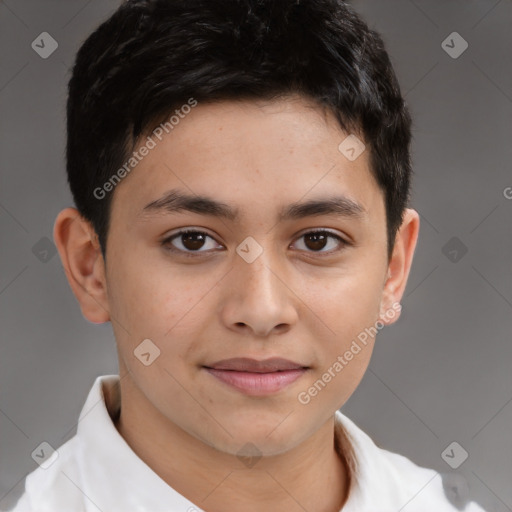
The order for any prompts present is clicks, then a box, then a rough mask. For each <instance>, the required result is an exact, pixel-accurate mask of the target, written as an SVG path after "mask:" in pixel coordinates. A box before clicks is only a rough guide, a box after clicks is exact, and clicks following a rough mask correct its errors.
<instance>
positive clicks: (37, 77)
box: [0, 0, 512, 512]
mask: <svg viewBox="0 0 512 512" xmlns="http://www.w3.org/2000/svg"><path fill="white" fill-rule="evenodd" d="M353 3H354V5H355V6H356V8H357V9H358V10H359V11H360V12H361V13H362V14H363V15H364V16H365V17H366V19H367V20H368V22H369V24H370V25H371V26H372V27H374V28H376V29H377V30H379V31H380V32H381V33H382V34H383V36H384V39H385V41H386V43H387V45H388V49H389V51H390V54H391V56H392V60H393V62H394V64H395V66H396V70H397V72H398V75H399V78H400V81H401V84H402V88H403V90H404V93H405V95H406V99H407V101H408V103H409V105H410V107H411V109H412V112H413V115H414V120H415V127H414V137H415V141H414V167H415V178H414V194H413V202H412V206H413V207H414V208H416V209H417V210H418V211H419V213H420V214H421V218H422V226H421V232H420V241H419V245H418V248H417V251H416V257H415V262H414V264H413V268H412V273H411V277H410V281H409V285H408V288H407V290H406V294H405V298H404V300H403V308H404V310H403V316H402V318H401V319H400V320H399V321H398V323H397V324H395V325H394V326H391V327H388V328H386V329H384V330H383V331H382V333H381V334H380V337H379V339H378V343H377V346H376V350H375V353H374V356H373V359H372V362H371V365H370V370H369V371H368V372H367V374H366V376H365V378H364V379H363V382H362V384H361V385H360V387H359V388H358V390H357V391H356V392H355V394H354V395H353V396H352V397H351V399H350V400H349V402H348V403H347V404H346V405H345V406H344V407H343V412H344V413H345V414H347V415H348V416H350V417H351V418H352V419H353V420H354V421H355V422H356V423H357V424H359V425H360V426H361V427H362V428H363V429H364V430H365V431H366V432H367V433H368V434H369V435H370V436H371V437H372V438H373V439H374V440H375V442H376V443H377V444H378V445H380V446H382V447H384V448H387V449H389V450H392V451H396V452H399V453H401V454H403V455H406V456H407V457H409V458H411V459H412V460H414V461H415V462H416V463H418V464H420V465H423V466H428V467H432V468H435V469H436V470H438V471H440V472H443V473H452V474H453V473H455V474H459V475H462V476H463V477H464V478H466V479H467V482H468V484H469V486H470V489H471V495H472V497H473V499H475V500H477V501H479V502H480V503H481V504H482V505H484V506H485V507H486V508H487V510H488V511H490V512H491V511H492V512H494V511H505V510H511V509H512V486H511V485H510V484H511V482H512V478H511V476H512V437H511V431H512V429H511V425H512V372H511V371H510V366H511V362H512V343H511V332H512V329H511V328H512V314H511V313H512V311H511V310H512V272H511V264H512V227H511V226H512V222H511V221H512V200H511V199H507V197H506V191H507V190H509V189H507V187H512V172H511V171H512V167H511V161H512V86H511V84H512V62H511V48H512V35H511V34H512V30H511V29H512V1H511V0H500V1H497V0H492V1H491V0H485V1H484V0H479V1H477V0H451V1H442V0H416V1H414V2H413V1H412V0H386V1H384V0H370V1H367V0H359V1H358V0H355V1H354V2H353ZM117 5H118V2H117V1H111V0H109V1H105V0H102V1H100V0H89V1H87V0H86V1H83V0H82V1H74V0H73V1H69V0H68V1H56V0H53V1H50V0H44V1H43V0H37V1H36V0H7V1H3V2H0V108H1V117H0V127H1V137H0V161H1V185H0V224H1V233H2V244H1V256H0V261H1V277H0V308H1V309H0V315H1V326H2V328H1V333H2V342H1V346H0V365H1V374H0V434H1V445H0V446H1V448H0V450H1V451H0V460H1V466H0V508H2V509H6V508H9V507H10V506H12V505H13V504H14V502H15V500H16V499H17V497H18V496H19V495H20V494H21V492H22V490H23V480H24V477H25V476H26V474H27V473H29V472H31V471H32V470H34V469H35V468H36V463H35V462H34V461H33V460H32V458H31V452H32V451H33V450H34V449H35V448H36V446H38V445H39V443H40V442H42V441H47V442H49V443H50V444H51V445H52V446H54V447H58V446H60V445H61V444H62V443H63V442H65V441H66V440H68V439H69V438H70V437H71V436H72V435H74V433H75V430H76V422H77V420H78V415H79V413H80V410H81V408H82V406H83V403H84V400H85V398H86V396H87V393H88V391H89V388H90V386H91V385H92V382H93V380H94V378H95V377H96V376H97V375H101V374H107V373H116V372H117V359H116V353H115V341H114V338H113V335H112V332H111V327H110V325H109V324H105V325H101V326H95V325H93V324H90V323H88V322H87V321H86V320H84V319H83V317H82V315H81V313H80V310H79V307H78V305H77V302H76V300H75V298H74V296H73V295H72V293H71V290H70V288H69V285H68V283H67V281H66V279H65V275H64V272H63V270H62V266H61V263H60V260H59V257H58V254H53V255H52V252H51V249H52V247H51V245H49V242H48V241H47V240H46V241H45V240H44V237H47V238H49V239H51V238H52V228H53V222H54V219H55V216H56V215H57V213H58V212H59V211H60V210H61V209H62V208H63V207H65V206H69V205H71V204H72V202H71V196H70V193H69V192H68V190H67V186H66V181H65V168H64V148H65V114H64V112H65V110H64V106H65V100H66V86H67V81H68V79H69V71H68V70H69V67H70V65H71V64H72V62H73V59H74V55H75V52H76V50H77V48H78V46H79V45H80V43H81V42H82V41H83V40H84V38H85V37H86V36H87V35H88V34H89V33H90V32H91V31H92V30H93V29H94V28H95V27H96V26H97V25H98V24H99V23H100V22H101V21H102V20H104V19H105V18H106V17H108V16H109V14H110V13H111V12H112V11H113V10H114V9H115V8H116V7H117ZM44 31H46V32H49V33H50V34H51V35H52V36H53V37H54V38H55V39H56V40H57V41H58V44H59V46H58V49H57V50H56V51H55V52H54V53H53V54H52V55H51V56H50V57H49V58H48V59H42V58H41V57H40V56H39V55H38V54H37V53H36V52H35V51H34V50H33V49H32V48H31V43H32V41H33V40H35V39H36V37H37V36H38V35H39V34H40V33H41V32H44ZM454 31H456V32H458V33H459V34H460V35H461V36H462V37H463V38H464V39H465V40H466V41H467V42H468V44H469V47H468V49H467V50H466V51H465V52H464V53H463V54H462V55H460V56H459V57H458V58H457V59H454V58H452V57H450V56H449V55H448V54H447V53H446V52H445V50H444V49H443V47H442V42H443V41H444V40H445V39H446V38H447V36H448V35H449V34H451V33H452V32H454ZM448 41H449V40H448ZM449 44H450V45H452V46H455V49H458V48H460V46H458V45H459V43H458V42H455V41H454V42H453V43H451V42H449ZM509 197H512V191H511V193H510V195H509ZM453 237H456V239H455V240H452V241H451V242H450V240H451V239H452V238H453ZM41 239H43V240H42V241H41ZM45 244H46V245H45ZM446 244H448V245H446ZM34 246H35V249H34ZM464 248H465V249H467V252H466V253H465V254H464ZM47 249H49V250H50V252H47V253H46V255H45V254H44V252H42V251H44V250H47ZM454 251H455V252H454ZM461 256H462V257H461ZM452 441H457V442H458V443H460V445H462V446H463V447H464V449H465V450H467V452H468V453H469V458H468V459H467V460H466V461H465V462H464V463H463V464H462V465H461V466H460V467H459V468H458V469H457V470H456V471H452V470H451V468H450V467H449V466H448V465H447V464H446V463H445V461H444V460H443V459H442V457H441V453H442V452H443V450H444V449H445V448H446V447H447V446H448V445H449V444H450V443H451V442H452Z"/></svg>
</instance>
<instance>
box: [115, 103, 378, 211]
mask: <svg viewBox="0 0 512 512" xmlns="http://www.w3.org/2000/svg"><path fill="white" fill-rule="evenodd" d="M349 135H351V134H347V133H344V132H343V131H342V130H341V128H340V127H339V125H338V123H337V121H336V119H335V118H334V116H333V115H332V114H331V113H330V112H329V111H327V110H325V109H323V108H321V107H320V106H318V105H316V104H314V103H312V102H311V101H308V100H306V99H303V98H301V97H290V98H286V99H281V100H274V101H261V100H260V101H224V102H216V103H205V104H201V103H199V104H198V105H197V106H196V107H194V109H192V110H191V111H190V112H189V113H188V114H187V115H183V116H182V117H181V118H180V120H179V122H178V123H177V124H175V125H174V127H173V128H172V130H171V131H170V132H169V133H165V132H164V135H163V137H162V138H161V140H159V139H158V138H157V137H155V136H154V135H152V134H149V137H150V138H151V140H153V141H154V142H155V144H154V147H153V148H152V149H151V150H150V151H149V152H148V154H147V155H146V156H145V157H144V158H142V159H141V161H140V162H139V163H138V164H137V165H136V166H135V168H134V169H133V170H132V171H131V172H130V174H129V175H128V176H127V177H126V178H124V179H123V181H122V182H121V183H120V184H119V185H118V186H117V188H116V191H115V194H114V201H113V202H114V203H117V204H118V206H120V207H123V208H124V209H126V210H129V212H130V215H132V216H133V217H134V218H135V217H137V216H139V215H140V214H141V212H144V213H148V212H147V208H146V206H147V205H148V204H151V203H155V202H157V201H158V200H159V199H161V198H162V197H163V196H164V195H165V194H166V193H168V192H169V191H172V190H176V189H178V188H179V189H180V190H181V191H182V192H183V193H185V192H186V193H188V195H191V196H194V195H196V196H200V197H209V198H217V199H218V200H219V201H220V202H222V203H224V204H230V205H232V210H234V209H236V211H237V214H238V216H237V219H240V218H242V217H243V216H244V213H245V212H247V213H252V214H254V213H255V212H260V213H259V214H260V215H261V213H262V212H263V211H268V210H269V209H271V208H273V206H272V205H274V206H275V207H276V211H277V208H279V213H280V214H281V215H282V214H283V211H284V210H283V206H284V205H285V203H286V204H291V203H297V202H298V201H299V200H300V199H301V198H302V199H304V200H307V199H313V198H315V197H319V196H320V195H321V196H323V197H325V196H326V195H329V196H333V194H334V193H336V195H338V196H339V195H342V196H343V197H345V198H346V199H347V201H348V202H350V201H351V202H352V203H354V204H356V205H360V206H361V207H362V208H363V209H365V210H368V209H370V208H371V207H372V203H373V202H374V201H379V200H382V197H381V195H382V194H381V191H380V189H379V187H378V186H377V184H376V182H375V180H374V178H373V176H372V174H371V172H370V168H369V155H368V151H367V150H365V151H363V152H362V154H361V155H360V156H358V157H357V158H356V159H355V160H350V159H349V158H347V156H346V153H343V152H342V151H340V144H341V143H342V142H343V141H344V140H345V139H346V138H347V137H348V136H349ZM147 141H148V139H147V136H145V137H141V139H140V140H139V143H138V145H137V146H136V148H140V147H142V146H143V145H144V144H145V143H146V142H147ZM251 207H254V209H252V208H251ZM251 209H252V211H251V212H250V210H251Z"/></svg>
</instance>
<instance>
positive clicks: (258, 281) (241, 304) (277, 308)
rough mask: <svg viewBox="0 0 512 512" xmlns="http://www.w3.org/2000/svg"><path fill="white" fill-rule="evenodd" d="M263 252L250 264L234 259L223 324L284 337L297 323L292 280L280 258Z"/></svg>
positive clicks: (260, 334) (242, 329) (253, 334)
mask: <svg viewBox="0 0 512 512" xmlns="http://www.w3.org/2000/svg"><path fill="white" fill-rule="evenodd" d="M270 253H271V251H270V250H263V252H262V254H261V255H260V256H258V257H257V258H256V259H255V260H254V261H252V262H251V263H248V262H247V261H246V260H244V259H243V258H242V257H240V256H238V255H237V256H236V257H235V261H234V268H233V270H232V271H231V272H230V273H229V275H228V276H227V279H228V283H227V286H226V291H225V301H224V303H223V308H222V313H221V314H222V321H223V322H224V324H225V325H226V326H227V327H228V328H229V329H231V330H236V331H238V332H239V333H242V334H248V333H250V334H251V335H252V336H257V337H267V336H269V335H271V334H278V333H284V332H286V331H288V330H289V329H290V328H291V326H292V325H293V324H294V323H296V322H297V319H298V313H297V301H298V299H297V296H296V295H295V294H294V292H293V283H291V282H290V279H291V278H290V276H289V274H288V273H286V272H285V271H284V270H283V267H284V266H283V265H278V264H277V262H276V261H277V256H273V255H271V254H270Z"/></svg>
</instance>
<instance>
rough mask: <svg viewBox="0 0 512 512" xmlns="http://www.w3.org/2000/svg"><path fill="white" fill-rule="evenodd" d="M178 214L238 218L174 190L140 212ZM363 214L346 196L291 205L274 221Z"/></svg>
mask: <svg viewBox="0 0 512 512" xmlns="http://www.w3.org/2000/svg"><path fill="white" fill-rule="evenodd" d="M180 211H189V212H192V213H198V214H200V215H209V216H212V217H218V218H225V219H228V220H231V221H236V220H238V219H239V217H240V210H239V209H238V208H235V207H234V206H231V205H229V204H227V203H223V202H221V201H217V200H215V199H212V198H210V197H207V196H202V195H189V194H186V193H184V192H182V191H179V190H177V189H174V190H171V191H170V192H168V193H166V194H164V195H163V196H162V197H160V198H159V199H156V200H155V201H152V202H150V203H148V204H147V205H146V206H144V208H143V211H142V212H141V213H146V212H147V213H159V212H162V213H177V212H180ZM366 213H367V211H366V209H365V208H364V207H363V206H362V205H360V204H359V203H357V202H355V201H353V200H352V199H350V198H348V197H345V196H332V197H327V198H319V199H312V200H309V201H305V202H296V203H291V204H289V205H287V206H285V207H283V208H282V209H281V210H280V212H279V214H278V216H277V220H278V221H283V220H293V219H301V218H305V217H311V216H319V215H337V216H340V217H352V218H362V217H363V216H364V215H365V214H366Z"/></svg>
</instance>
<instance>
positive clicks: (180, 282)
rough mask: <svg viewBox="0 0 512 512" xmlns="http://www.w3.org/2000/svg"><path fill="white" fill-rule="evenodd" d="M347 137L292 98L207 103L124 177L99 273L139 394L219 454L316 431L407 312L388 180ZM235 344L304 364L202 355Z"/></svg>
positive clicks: (247, 351) (253, 354)
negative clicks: (392, 248) (352, 154)
mask: <svg viewBox="0 0 512 512" xmlns="http://www.w3.org/2000/svg"><path fill="white" fill-rule="evenodd" d="M347 136H348V134H347V133H343V132H342V131H341V129H340V128H339V126H338V125H337V123H336V121H335V119H334V118H333V117H332V116H331V114H328V113H324V112H323V111H322V110H321V109H319V107H318V106H315V105H312V104H311V103H309V102H307V101H306V100H304V99H301V98H299V97H290V98H289V99H286V100H279V101H271V102H263V101H258V102H252V101H251V102H249V101H246V102H220V103H215V104H198V105H197V106H196V107H195V108H193V109H192V110H191V112H190V113H189V114H188V115H187V116H186V117H184V118H183V119H181V120H180V122H179V124H178V125H176V126H175V127H174V129H173V131H172V132H171V133H169V134H168V135H166V136H164V137H163V138H162V140H161V141H160V140H158V139H155V141H156V142H157V143H156V146H155V147H154V148H152V149H151V150H150V151H149V152H148V154H147V155H146V156H145V157H144V158H143V159H142V160H141V161H140V163H139V164H138V165H137V166H136V167H135V169H134V170H133V171H131V173H130V174H129V175H127V176H126V177H125V178H124V179H123V180H122V181H121V183H119V184H118V185H117V187H116V188H115V193H114V196H113V200H112V210H111V223H110V228H109V234H108V244H107V258H106V267H105V283H106V301H107V302H106V308H108V312H109V316H110V318H111V320H112V325H113V328H114V332H115V337H116V340H117V343H118V351H119V356H120V365H121V366H122V367H123V368H126V369H127V370H128V371H129V376H128V377H127V378H129V379H131V380H132V384H133V386H134V387H135V388H137V389H138V390H139V392H140V399H142V400H145V401H147V403H150V404H151V406H152V407H154V408H156V409H157V410H158V411H159V413H161V414H162V415H163V416H164V417H165V418H167V419H168V420H170V421H171V422H173V423H174V424H175V425H177V426H178V427H180V428H181V429H182V430H183V431H185V432H187V433H188V434H190V435H192V436H194V437H195V438H197V439H200V440H202V441H203V442H205V443H207V444H209V445H210V446H214V447H216V448H217V449H219V450H222V451H224V452H227V453H232V454H236V453H239V452H240V449H241V447H242V446H243V445H245V444H246V443H248V442H250V443H253V444H254V445H256V446H257V447H258V449H259V450H260V452H261V453H263V454H266V455H272V454H277V453H281V452H284V451H286V450H288V449H290V448H292V447H294V446H296V445H298V444H299V443H301V442H302V441H304V440H305V439H306V438H308V436H311V435H312V434H313V433H314V432H315V431H317V430H318V429H319V428H320V427H321V426H322V425H323V424H325V422H326V421H328V420H329V418H332V416H333V414H334V412H335V410H336V409H338V408H339V407H341V405H342V404H343V403H344V402H345V401H346V400H347V399H348V397H349V396H350V395H351V394H352V392H353V391H354V390H355V389H356V387H357V385H358V384H359V382H360V380H361V378H362V377H363V375H364V373H365V370H366V368H367V366H368V363H369V360H370V356H371V353H372V349H373V342H374V339H373V335H374V334H375V332H376V331H378V330H379V329H380V328H381V327H382V325H383V324H384V323H391V322H392V321H393V319H396V318H397V317H398V311H397V308H396V305H393V303H392V301H391V300H390V299H389V297H390V296H389V294H387V293H385V292H386V286H387V284H386V282H387V278H388V277H389V274H388V271H389V265H388V263H389V262H388V259H387V245H386V244H387V240H386V214H385V206H384V196H383V192H382V191H381V190H380V188H379V187H378V185H377V183H376V181H375V180H374V178H373V177H372V175H371V172H370V169H369V155H368V151H367V150H366V151H364V152H363V153H362V154H361V155H360V156H359V157H358V158H356V159H355V160H351V159H348V158H347V157H346V156H345V155H344V154H343V153H342V152H340V150H339V149H338V146H339V145H340V143H341V142H342V141H343V140H344V139H345V138H346V137H347ZM146 140H147V139H145V138H144V139H142V142H145V141H146ZM142 142H141V144H142ZM173 194H174V195H173ZM180 195H181V196H185V195H186V196H191V198H192V199H196V201H195V203H193V204H191V203H188V206H187V203H186V201H183V197H181V198H180V199H179V200H178V199H177V198H178V196H180ZM199 196H200V197H201V198H204V199H207V200H208V201H211V202H215V203H218V204H213V203H209V202H208V201H198V200H197V199H199ZM172 199H174V200H172ZM184 230H187V231H189V233H185V234H183V231H184ZM190 232H191V233H190ZM315 232H316V233H315ZM143 340H151V341H150V342H148V341H146V342H144V343H145V344H143V345H140V344H141V342H142V341H143ZM363 340H364V341H363ZM134 351H135V353H137V354H139V356H140V354H141V353H145V354H146V355H145V356H143V357H142V359H143V360H144V359H145V363H147V364H144V363H143V362H141V359H139V357H137V356H136V355H135V354H134ZM158 351H159V355H158V356H157V353H158ZM148 354H149V355H148ZM156 356H157V357H156ZM155 357H156V358H155ZM231 358H251V359H254V360H257V361H262V360H266V359H269V358H283V359H286V360H288V361H290V362H292V363H294V364H293V365H292V366H295V369H289V370H287V371H281V372H275V371H272V372H271V371H270V370H269V369H268V368H266V369H265V371H264V372H263V373H260V375H255V372H244V371H233V370H231V371H230V370H227V369H224V370H221V369H218V368H219V367H218V368H217V371H215V370H214V371H211V370H209V369H208V368H214V367H215V366H216V363H218V362H219V361H222V360H226V359H231ZM277 367H279V364H277V366H276V368H277ZM297 367H300V368H302V369H297ZM280 368H281V370H283V369H284V368H283V367H280ZM261 369H262V368H260V370H261ZM239 370H240V368H239ZM244 373H245V375H244ZM279 374H280V375H279Z"/></svg>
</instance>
